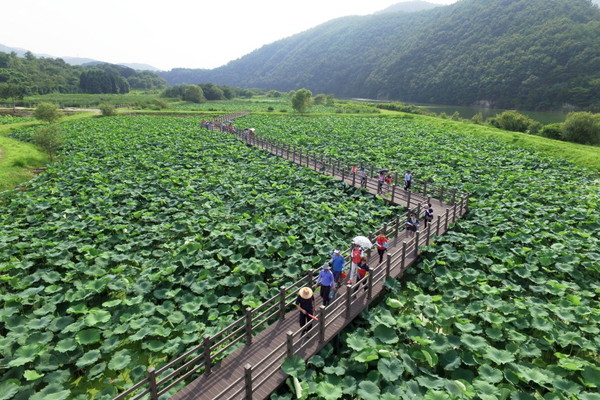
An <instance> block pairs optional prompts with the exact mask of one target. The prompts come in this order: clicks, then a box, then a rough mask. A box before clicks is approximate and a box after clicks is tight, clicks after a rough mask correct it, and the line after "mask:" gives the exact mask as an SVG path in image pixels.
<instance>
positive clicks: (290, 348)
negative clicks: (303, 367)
mask: <svg viewBox="0 0 600 400" xmlns="http://www.w3.org/2000/svg"><path fill="white" fill-rule="evenodd" d="M285 342H286V347H287V356H288V357H291V356H293V355H294V332H292V331H287V333H286V339H285Z"/></svg>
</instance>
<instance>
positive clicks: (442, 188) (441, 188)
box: [440, 186, 445, 203]
mask: <svg viewBox="0 0 600 400" xmlns="http://www.w3.org/2000/svg"><path fill="white" fill-rule="evenodd" d="M444 192H445V188H444V186H442V187H440V201H441V202H442V203H445V200H444Z"/></svg>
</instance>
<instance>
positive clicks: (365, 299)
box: [116, 135, 468, 400]
mask: <svg viewBox="0 0 600 400" xmlns="http://www.w3.org/2000/svg"><path fill="white" fill-rule="evenodd" d="M239 137H240V139H241V140H244V141H245V142H247V143H248V145H251V146H256V147H259V148H262V149H264V150H266V151H269V152H270V153H272V154H275V155H277V156H281V157H284V158H286V159H288V160H290V161H292V162H294V163H297V164H299V165H303V166H306V167H309V168H312V169H313V170H315V171H318V172H319V173H324V174H328V175H330V176H332V177H335V178H336V179H339V180H341V181H343V182H345V183H346V184H348V185H352V186H356V187H361V186H360V182H357V180H358V179H357V176H355V175H354V174H351V173H350V172H349V171H350V168H351V166H349V165H345V166H342V165H340V163H339V162H338V161H335V160H325V159H324V158H319V157H315V156H313V155H310V154H302V152H301V151H300V150H299V149H292V148H290V147H288V146H283V145H280V144H277V143H274V142H271V141H266V140H264V139H259V138H256V137H254V136H242V135H240V136H239ZM311 157H312V158H311ZM371 169H372V168H371ZM413 185H415V184H414V183H413ZM415 186H417V187H418V188H419V189H421V190H420V191H421V193H415V192H414V191H405V190H404V189H402V188H400V189H399V188H398V187H393V188H391V190H390V191H389V192H388V193H386V194H380V195H382V198H383V199H385V200H386V201H389V202H391V203H392V204H396V205H403V206H405V207H407V209H408V210H412V211H414V212H418V211H420V209H421V207H422V206H423V204H424V203H426V202H430V203H431V204H432V205H433V208H434V211H435V213H436V215H437V217H436V218H435V219H434V220H433V221H432V222H431V223H429V224H428V225H427V228H424V227H423V226H422V225H421V228H422V230H421V231H418V232H416V233H414V234H413V236H411V237H409V235H408V232H407V231H406V230H405V229H404V225H405V220H406V215H402V216H397V217H396V218H395V219H394V220H392V221H390V222H389V223H387V224H385V225H384V226H383V227H382V228H380V229H379V230H377V231H375V232H372V233H371V234H370V235H369V236H370V237H372V238H373V237H375V236H377V235H378V234H379V233H380V232H383V233H385V234H386V236H387V237H388V238H389V239H390V247H389V248H388V251H387V253H386V258H385V259H384V261H383V263H381V264H378V262H379V256H378V254H377V252H376V251H373V252H372V253H373V254H369V266H370V267H371V272H370V273H369V274H367V276H366V277H365V278H364V279H362V280H361V281H359V282H357V283H354V285H349V284H347V283H346V284H343V285H341V286H340V287H339V288H338V290H337V293H336V297H335V299H334V300H333V301H332V302H331V303H330V304H329V305H328V306H327V307H323V306H321V305H320V304H321V299H320V296H319V292H318V290H317V291H315V299H316V300H317V307H318V312H317V315H316V316H317V317H318V319H319V321H318V322H315V321H313V323H312V328H311V330H310V331H309V332H308V333H307V334H306V335H305V336H304V337H302V335H301V329H300V326H299V323H298V311H297V310H296V309H295V306H294V301H295V298H296V295H297V292H298V290H299V289H300V288H301V287H303V286H311V287H313V288H314V289H316V285H315V279H314V278H315V273H317V272H318V270H315V271H311V272H310V273H309V274H308V275H307V276H306V277H304V278H302V279H300V280H298V281H297V282H295V283H294V284H292V285H290V286H288V287H282V288H280V295H279V296H275V297H273V298H272V299H270V300H268V301H267V302H265V303H264V304H263V305H261V306H260V307H258V308H256V309H247V310H246V317H243V318H240V319H239V320H237V321H235V322H234V323H232V324H231V325H230V326H229V327H227V328H225V329H223V330H222V331H221V332H219V333H218V334H216V335H214V336H212V337H208V336H206V337H205V340H204V343H202V344H200V345H198V346H196V347H195V348H193V349H191V350H189V351H188V352H186V353H185V354H184V355H182V356H180V357H179V358H177V359H176V360H174V361H172V362H170V363H169V364H167V365H165V366H163V367H161V368H160V369H158V370H156V371H155V370H154V369H152V368H151V369H149V377H148V378H147V379H145V380H143V381H141V382H138V383H137V384H136V385H134V386H133V387H132V388H130V389H129V390H128V391H126V392H124V393H122V394H121V395H120V396H119V397H117V398H116V399H124V398H126V397H128V396H131V395H132V394H133V393H136V395H135V396H134V397H133V398H132V399H134V400H135V399H141V398H143V396H147V395H149V396H150V398H151V399H158V397H159V396H161V395H164V394H166V393H167V392H168V391H169V390H171V389H172V388H174V387H176V386H177V385H179V384H181V382H183V381H184V380H186V379H188V378H190V377H192V376H197V378H196V379H195V380H193V381H192V382H191V383H190V384H188V385H187V386H185V387H184V388H183V389H182V390H180V391H179V392H177V393H175V395H174V396H172V397H171V398H172V399H173V400H192V399H199V400H203V399H206V400H216V399H235V400H237V399H249V400H251V399H255V400H262V399H266V398H268V397H269V396H270V394H271V393H272V392H273V391H274V390H275V389H277V388H278V387H279V386H280V385H281V384H282V383H283V382H284V381H285V379H286V377H287V376H286V374H285V373H284V372H283V371H282V370H281V364H282V362H283V360H284V359H285V358H286V357H290V356H292V355H299V356H301V357H302V358H303V359H304V360H306V359H308V358H309V357H311V356H312V355H314V354H316V353H317V352H318V351H319V350H321V349H322V348H323V347H324V346H325V345H326V344H327V343H328V342H329V341H330V340H332V339H333V338H334V337H335V336H336V335H338V334H339V333H340V332H341V331H342V329H344V327H346V326H347V325H348V324H349V323H350V322H351V321H352V320H353V319H354V318H355V317H356V316H357V315H359V314H360V313H361V312H362V311H363V310H365V309H366V308H367V307H368V306H369V304H370V303H371V302H373V301H374V300H375V299H376V298H377V297H378V296H380V295H381V294H382V293H383V292H384V290H385V288H384V281H385V279H387V278H398V277H400V276H401V275H402V274H403V272H404V271H405V270H406V269H407V268H408V267H410V266H411V265H412V264H413V263H415V261H416V260H417V258H418V255H419V252H420V247H422V246H424V245H427V244H429V243H430V241H431V240H433V239H434V238H435V236H437V235H442V234H444V233H445V232H446V231H447V230H448V227H449V224H451V223H453V222H455V221H456V220H457V219H458V218H460V216H462V215H463V214H464V213H466V211H467V203H468V197H467V196H465V195H462V194H459V193H457V192H456V191H449V190H446V189H444V188H436V187H431V186H430V185H429V187H428V185H427V184H426V183H425V184H423V183H418V184H417V185H415ZM362 187H364V190H368V191H369V192H370V193H372V194H374V195H377V191H378V186H377V181H376V180H375V179H374V178H372V177H370V178H368V180H367V182H366V184H364V185H363V186H362ZM435 193H438V194H440V195H441V196H440V198H446V199H450V200H451V201H448V203H446V202H444V201H442V200H440V199H435V198H432V197H431V195H433V194H435ZM450 203H451V204H450ZM423 228H424V229H423ZM347 253H348V251H345V252H343V253H342V254H343V255H347ZM369 253H371V252H369ZM346 258H348V257H346ZM219 359H220V361H216V362H215V360H219ZM178 364H182V365H181V366H180V367H179V368H177V369H175V365H178ZM200 373H201V375H199V374H200ZM198 375H199V376H198ZM146 386H147V387H148V388H147V389H146V390H143V389H144V387H146ZM142 390H143V391H142ZM136 391H137V392H136ZM140 391H141V392H140ZM138 392H139V393H138Z"/></svg>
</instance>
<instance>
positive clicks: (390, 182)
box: [385, 173, 392, 193]
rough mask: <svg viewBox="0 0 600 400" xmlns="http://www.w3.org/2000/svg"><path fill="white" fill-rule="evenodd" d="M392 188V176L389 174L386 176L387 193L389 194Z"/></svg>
mask: <svg viewBox="0 0 600 400" xmlns="http://www.w3.org/2000/svg"><path fill="white" fill-rule="evenodd" d="M391 188H392V174H391V173H388V174H387V175H386V176H385V191H386V193H389V192H390V189H391Z"/></svg>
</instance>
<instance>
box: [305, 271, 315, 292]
mask: <svg viewBox="0 0 600 400" xmlns="http://www.w3.org/2000/svg"><path fill="white" fill-rule="evenodd" d="M313 275H314V272H313V271H308V274H306V281H307V283H306V286H308V287H309V288H311V289H312V287H313Z"/></svg>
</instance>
